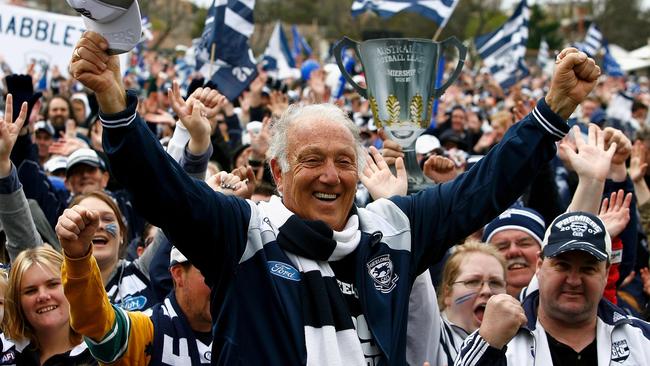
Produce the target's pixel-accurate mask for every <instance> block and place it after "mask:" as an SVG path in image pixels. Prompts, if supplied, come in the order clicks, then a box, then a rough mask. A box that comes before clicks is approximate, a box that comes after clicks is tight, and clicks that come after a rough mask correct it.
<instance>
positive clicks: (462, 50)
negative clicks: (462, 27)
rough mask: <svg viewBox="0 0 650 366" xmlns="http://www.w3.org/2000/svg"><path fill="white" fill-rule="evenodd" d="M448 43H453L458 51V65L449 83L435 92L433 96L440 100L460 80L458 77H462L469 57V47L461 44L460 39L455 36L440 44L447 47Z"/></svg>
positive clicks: (448, 80)
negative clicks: (461, 72) (466, 59)
mask: <svg viewBox="0 0 650 366" xmlns="http://www.w3.org/2000/svg"><path fill="white" fill-rule="evenodd" d="M448 43H451V44H452V45H454V46H455V47H456V48H457V49H458V65H456V70H454V72H453V73H452V74H451V76H449V78H448V79H447V82H446V83H445V84H444V85H443V86H441V87H440V88H437V89H436V90H435V91H434V92H433V96H434V98H436V99H437V98H440V96H442V94H444V92H445V90H447V88H448V87H449V86H450V85H451V84H452V83H453V82H454V81H456V79H458V77H459V76H460V71H461V70H462V69H463V65H464V64H465V57H466V56H467V47H465V46H464V45H463V44H462V43H460V41H459V40H458V38H456V37H453V36H452V37H449V38H447V39H445V40H444V41H442V42H440V45H441V46H445V45H446V44H448ZM440 49H441V51H442V47H440Z"/></svg>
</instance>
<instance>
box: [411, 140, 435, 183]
mask: <svg viewBox="0 0 650 366" xmlns="http://www.w3.org/2000/svg"><path fill="white" fill-rule="evenodd" d="M404 166H405V167H406V174H408V189H407V194H413V193H418V192H420V191H421V190H424V189H426V188H430V187H431V185H433V184H434V182H433V181H432V180H431V179H429V178H427V177H426V176H425V175H424V174H423V173H422V169H420V165H419V164H418V161H417V158H416V156H415V149H413V148H411V149H405V150H404Z"/></svg>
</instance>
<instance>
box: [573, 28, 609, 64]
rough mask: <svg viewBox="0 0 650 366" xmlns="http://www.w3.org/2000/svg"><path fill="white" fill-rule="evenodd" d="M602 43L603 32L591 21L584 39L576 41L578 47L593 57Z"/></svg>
mask: <svg viewBox="0 0 650 366" xmlns="http://www.w3.org/2000/svg"><path fill="white" fill-rule="evenodd" d="M602 45H603V33H602V32H601V31H600V29H598V26H597V25H596V23H591V25H590V26H589V29H588V30H587V34H586V35H585V40H584V42H582V43H578V45H577V46H578V47H577V48H578V49H579V50H580V51H583V52H584V53H586V54H587V55H589V56H590V57H594V56H596V55H597V54H598V51H600V48H601V47H602Z"/></svg>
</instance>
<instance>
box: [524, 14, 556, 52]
mask: <svg viewBox="0 0 650 366" xmlns="http://www.w3.org/2000/svg"><path fill="white" fill-rule="evenodd" d="M530 10H531V12H530V21H529V22H528V43H527V44H526V47H527V48H529V49H537V48H538V47H539V44H540V42H541V41H542V38H544V39H546V42H547V43H548V45H549V47H550V48H551V49H559V48H561V47H562V45H563V43H564V39H563V37H562V36H561V35H560V34H559V32H558V31H559V29H560V22H559V21H557V20H556V19H552V18H550V17H549V16H548V15H547V14H546V12H544V9H542V8H541V7H540V6H539V5H538V4H535V5H533V6H532V7H531V8H530Z"/></svg>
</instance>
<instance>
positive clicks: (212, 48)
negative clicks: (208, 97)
mask: <svg viewBox="0 0 650 366" xmlns="http://www.w3.org/2000/svg"><path fill="white" fill-rule="evenodd" d="M215 47H216V44H215V43H214V42H212V46H210V65H209V66H208V75H210V77H212V65H213V64H214V52H215Z"/></svg>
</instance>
